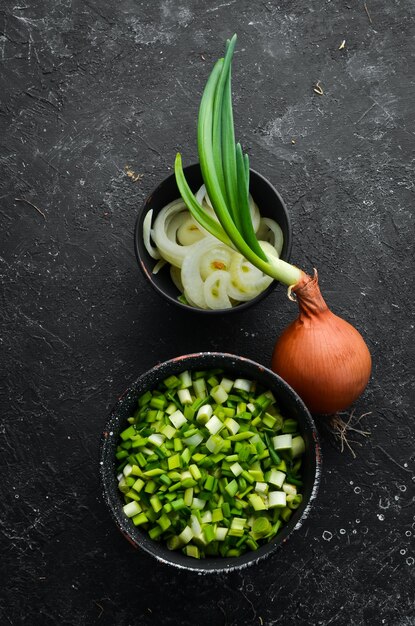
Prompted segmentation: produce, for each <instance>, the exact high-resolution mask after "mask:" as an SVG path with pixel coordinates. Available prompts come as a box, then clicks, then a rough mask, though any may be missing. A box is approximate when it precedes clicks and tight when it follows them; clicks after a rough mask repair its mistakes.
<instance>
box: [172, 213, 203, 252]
mask: <svg viewBox="0 0 415 626" xmlns="http://www.w3.org/2000/svg"><path fill="white" fill-rule="evenodd" d="M202 237H204V233H202V231H201V230H200V228H199V226H198V224H197V222H196V221H195V220H194V219H193V217H188V218H187V219H186V220H185V221H184V222H183V224H182V225H181V226H179V228H178V229H177V235H176V238H177V241H178V243H180V244H181V245H182V246H190V245H192V243H196V241H199V239H202Z"/></svg>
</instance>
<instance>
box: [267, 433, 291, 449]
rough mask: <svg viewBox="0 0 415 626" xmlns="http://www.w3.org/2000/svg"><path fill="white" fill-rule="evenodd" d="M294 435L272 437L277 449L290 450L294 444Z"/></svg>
mask: <svg viewBox="0 0 415 626" xmlns="http://www.w3.org/2000/svg"><path fill="white" fill-rule="evenodd" d="M292 439H293V438H292V435H276V437H273V438H272V443H273V445H274V449H275V450H290V449H291V445H292Z"/></svg>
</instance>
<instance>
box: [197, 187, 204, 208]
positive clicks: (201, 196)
mask: <svg viewBox="0 0 415 626" xmlns="http://www.w3.org/2000/svg"><path fill="white" fill-rule="evenodd" d="M205 194H206V187H205V186H204V185H202V186H201V187H200V189H198V191H197V193H196V194H195V195H196V200H197V201H198V203H199V204H202V202H203V199H204V197H205Z"/></svg>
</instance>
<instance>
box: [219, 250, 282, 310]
mask: <svg viewBox="0 0 415 626" xmlns="http://www.w3.org/2000/svg"><path fill="white" fill-rule="evenodd" d="M264 251H265V250H264ZM230 276H231V281H230V283H229V286H228V295H229V297H230V298H232V299H233V300H241V301H245V302H246V301H248V300H251V299H252V298H255V297H256V296H257V295H259V294H260V293H261V292H262V291H264V289H266V288H267V287H268V286H269V285H270V284H271V283H272V280H273V279H272V278H271V277H270V276H267V275H266V274H263V273H262V272H261V271H260V270H259V269H258V268H256V267H255V266H254V265H252V263H249V261H247V260H246V259H245V258H244V257H243V256H242V255H241V254H239V253H238V252H235V253H234V255H233V257H232V262H231V267H230Z"/></svg>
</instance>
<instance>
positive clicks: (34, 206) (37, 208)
mask: <svg viewBox="0 0 415 626" xmlns="http://www.w3.org/2000/svg"><path fill="white" fill-rule="evenodd" d="M14 200H15V202H26V204H29V205H30V206H32V207H33V208H34V209H36V211H37V212H38V213H40V215H41V216H42V217H43V219H44V220H45V221H46V215H45V214H44V213H43V211H41V210H40V209H39V207H37V206H36V205H35V204H33V202H30V200H26V198H15V199H14Z"/></svg>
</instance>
